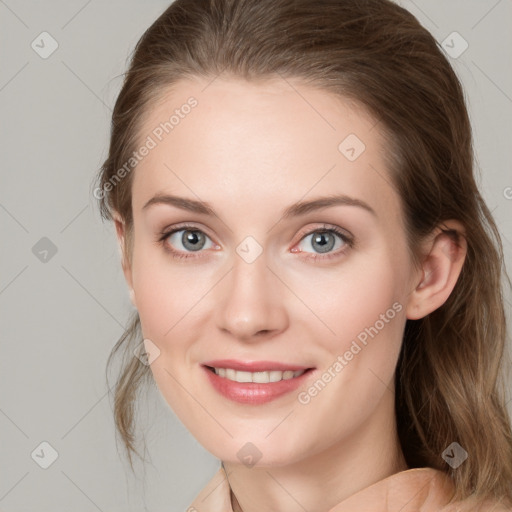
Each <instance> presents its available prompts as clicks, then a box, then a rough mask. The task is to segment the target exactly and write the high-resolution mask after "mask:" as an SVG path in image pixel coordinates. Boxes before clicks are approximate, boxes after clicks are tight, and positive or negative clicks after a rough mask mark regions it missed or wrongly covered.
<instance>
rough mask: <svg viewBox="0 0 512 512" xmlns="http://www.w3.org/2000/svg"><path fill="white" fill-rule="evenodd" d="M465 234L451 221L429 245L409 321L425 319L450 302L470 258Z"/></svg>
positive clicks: (433, 234)
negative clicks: (466, 261) (448, 300)
mask: <svg viewBox="0 0 512 512" xmlns="http://www.w3.org/2000/svg"><path fill="white" fill-rule="evenodd" d="M464 234H465V230H464V227H463V226H462V224H461V223H460V222H458V221H455V220H449V221H445V222H443V223H442V225H440V226H438V227H437V228H436V229H435V230H434V232H433V233H432V235H431V236H430V237H429V238H428V240H427V241H426V242H425V246H424V252H423V254H426V256H424V257H423V261H422V264H421V278H420V280H419V282H418V283H417V285H416V287H415V288H414V290H413V291H412V292H411V294H410V297H409V301H408V303H407V308H406V313H407V318H409V319H411V320H417V319H419V318H423V317H425V316H427V315H428V314H429V313H431V312H432V311H435V310H436V309H437V308H439V307H441V306H442V305H443V304H444V303H445V302H446V300H447V299H448V297H449V296H450V293H451V292H452V290H453V288H454V287H455V284H456V283H457V279H458V277H459V275H460V272H461V270H462V266H463V264H464V260H465V258H466V253H467V244H466V239H465V237H464Z"/></svg>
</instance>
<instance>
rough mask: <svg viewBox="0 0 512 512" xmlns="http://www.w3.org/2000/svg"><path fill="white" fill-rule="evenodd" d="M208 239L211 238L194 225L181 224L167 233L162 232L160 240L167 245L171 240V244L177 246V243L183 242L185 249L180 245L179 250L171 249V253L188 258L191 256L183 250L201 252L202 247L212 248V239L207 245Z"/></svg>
mask: <svg viewBox="0 0 512 512" xmlns="http://www.w3.org/2000/svg"><path fill="white" fill-rule="evenodd" d="M180 233H181V235H180ZM206 240H210V238H209V237H208V236H207V235H205V234H204V233H203V232H202V231H200V230H199V229H197V228H194V227H193V226H181V227H180V228H175V229H173V230H171V231H168V232H166V233H162V237H161V239H160V241H161V242H162V243H164V245H166V246H167V245H168V244H169V242H168V241H170V245H172V246H175V245H176V244H177V243H178V244H181V246H182V247H183V249H182V248H180V247H178V251H177V250H174V249H169V250H170V252H171V254H172V255H173V256H175V257H176V258H188V257H189V256H188V255H187V254H183V251H191V252H199V251H201V250H202V249H209V248H211V246H212V245H213V243H212V242H211V240H210V243H211V245H210V247H208V246H206ZM165 242H167V244H165ZM192 257H193V256H192Z"/></svg>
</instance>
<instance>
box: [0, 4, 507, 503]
mask: <svg viewBox="0 0 512 512" xmlns="http://www.w3.org/2000/svg"><path fill="white" fill-rule="evenodd" d="M168 3H169V2H168V1H167V0H166V1H160V0H153V1H150V2H142V1H139V2H137V1H134V0H129V1H128V0H122V1H121V0H114V1H108V2H107V1H100V0H89V1H86V0H73V1H69V0H68V1H64V0H59V1H57V0H53V1H52V2H35V1H31V2H29V1H21V0H17V1H16V0H5V1H4V0H0V38H1V42H0V52H1V63H2V65H1V68H0V106H1V116H2V122H1V125H0V130H1V133H0V140H1V144H2V152H1V155H2V163H1V173H2V174H1V178H2V186H1V188H0V222H1V226H2V233H3V236H2V240H3V243H2V244H1V245H0V251H1V263H2V266H1V273H0V322H1V343H2V351H1V354H2V356H1V358H0V379H1V388H0V393H1V394H0V430H1V432H2V443H1V445H0V446H1V447H0V460H1V461H2V462H1V464H0V510H1V511H3V512H14V511H22V510H23V511H37V512H44V511H52V512H58V511H68V510H73V511H74V512H82V511H83V512H89V511H91V512H94V511H97V510H100V511H113V512H114V511H135V510H137V511H140V510H150V511H160V510H162V511H163V510H166V511H173V510H185V508H186V507H187V506H188V505H189V504H190V503H191V501H192V500H193V498H194V497H195V495H196V494H197V493H198V492H199V490H200V489H201V488H202V487H203V486H204V485H205V484H206V483H207V481H208V480H209V479H210V477H211V476H212V475H213V473H214V472H215V470H216V469H217V468H218V465H219V462H218V461H217V460H216V459H215V458H214V457H213V456H211V455H210V454H209V453H207V452H206V451H205V450H204V449H203V448H202V447H201V446H200V445H199V444H198V443H197V442H196V441H195V440H194V439H193V438H192V436H191V435H190V434H188V432H187V431H186V430H185V428H184V427H183V426H182V425H181V423H180V422H179V420H178V419H177V418H176V417H175V416H174V414H173V413H172V411H171V410H170V409H169V407H167V405H166V404H165V403H164V401H163V399H162V398H161V397H160V395H159V394H158V392H157V391H153V392H152V393H150V395H149V397H148V401H147V407H146V406H144V407H143V408H142V410H141V413H140V415H139V418H140V421H141V427H142V428H143V429H144V430H145V431H146V435H147V440H148V454H147V455H148V457H150V459H151V463H150V464H148V465H146V467H145V468H143V467H142V466H141V465H138V466H137V476H136V477H134V476H133V475H132V474H131V472H130V471H129V470H128V469H127V466H126V464H125V462H124V459H122V458H120V457H119V455H118V452H117V447H116V441H115V437H114V424H113V418H112V411H111V404H110V403H109V399H108V396H107V389H106V386H105V381H104V368H105V362H106V359H107V356H108V354H109V352H110V350H111V348H112V347H113V345H114V343H115V342H116V341H117V339H118V338H119V336H120V335H121V333H122V332H123V326H124V324H125V323H126V321H127V318H128V313H129V312H130V310H131V303H130V302H129V299H128V293H127V287H126V284H125V282H124V278H123V275H122V272H121V268H120V265H119V255H118V249H117V245H116V241H115V235H114V230H113V227H112V226H111V225H108V224H102V222H101V221H100V217H99V213H98V210H97V208H96V201H95V199H94V198H93V197H92V195H91V190H92V188H91V182H92V179H93V177H94V175H95V173H96V170H97V169H98V168H99V166H100V165H101V163H102V161H103V159H104V158H105V157H106V152H107V147H108V146H107V143H108V135H109V122H110V114H111V108H112V106H113V104H114V100H115V97H116V94H117V93H118V91H119V88H120V85H121V79H120V75H121V73H122V72H123V71H125V69H126V64H127V58H128V56H129V53H130V51H131V49H132V48H133V46H134V45H135V43H136V42H137V40H138V39H139V37H140V36H141V35H142V33H143V31H144V30H145V29H146V28H147V27H148V26H149V25H150V24H151V23H152V22H153V21H154V20H155V19H156V18H157V16H158V15H159V14H160V13H161V12H162V11H163V10H164V8H165V7H166V6H167V5H168ZM401 5H403V6H404V7H406V8H408V9H409V10H410V11H411V12H412V13H413V14H415V15H416V16H417V17H418V18H419V20H420V21H421V22H422V23H423V25H424V26H425V27H426V28H427V29H428V30H430V31H431V32H432V33H433V35H434V36H435V37H436V39H437V40H438V41H439V42H442V41H444V40H445V39H446V38H447V36H449V35H450V34H451V33H452V32H454V31H457V32H458V33H460V34H461V35H462V37H463V38H464V39H465V40H466V41H467V42H468V44H469V47H468V49H467V50H466V51H465V52H464V53H463V54H462V55H461V56H459V57H458V58H451V62H452V63H453V65H454V67H455V69H456V71H457V73H458V74H459V76H460V77H461V79H462V81H463V84H464V86H465V90H466V93H467V97H468V102H469V109H470V114H471V118H472V122H473V126H474V134H475V144H476V150H477V156H478V162H479V165H480V167H481V169H482V175H481V188H482V191H483V193H484V196H485V198H486V200H487V202H488V204H489V206H490V209H491V210H492V211H493V213H494V216H495V218H496V220H497V222H498V225H499V227H500V229H501V233H502V235H503V241H504V246H505V251H506V257H507V261H508V262H510V261H511V260H512V258H511V252H512V245H511V240H512V189H511V188H508V187H512V173H511V170H510V147H511V146H510V145H511V142H512V140H511V134H512V126H511V125H512V123H511V119H512V72H511V65H510V64H511V62H510V60H511V59H510V58H511V53H512V30H510V20H512V1H511V0H499V1H497V0H485V1H484V0H479V1H475V0H473V1H467V0H464V1H463V0H456V1H453V0H452V1H450V2H446V1H444V0H435V1H432V0H430V1H427V0H415V1H414V2H412V1H405V0H404V1H402V2H401ZM43 31H47V32H49V33H50V34H51V36H52V37H53V38H54V39H55V40H56V41H57V43H58V45H59V46H58V49H57V50H56V51H55V52H54V53H53V54H52V55H51V56H49V57H48V58H46V59H43V58H41V57H40V56H39V54H38V53H36V51H34V50H33V49H32V47H31V43H32V41H34V40H36V42H37V41H38V40H39V39H36V38H38V36H39V34H41V32H43ZM450 41H451V40H450V39H448V42H449V44H450V45H451V46H454V49H455V50H457V49H460V48H461V46H460V41H458V42H457V40H454V43H450ZM45 47H46V48H48V47H49V46H48V40H47V44H46V46H45ZM507 197H508V198H507ZM43 237H47V238H48V239H49V240H51V242H52V244H54V246H55V248H56V249H57V252H56V253H55V254H54V255H52V252H51V251H50V252H49V253H48V255H47V257H46V259H47V261H46V262H43V261H41V260H40V259H39V258H38V257H36V254H34V252H33V247H34V246H35V245H36V244H37V243H38V242H39V241H40V239H41V238H43ZM39 244H43V245H44V244H48V242H47V241H46V242H44V241H43V242H39ZM37 248H39V250H41V249H40V246H39V245H37V246H36V249H37ZM34 251H35V252H36V253H37V250H34ZM40 257H42V256H41V255H40ZM509 272H510V264H509ZM507 301H508V304H510V295H507ZM507 307H508V313H509V315H510V307H509V306H507ZM509 318H510V316H509ZM511 404H512V403H511V402H509V405H511ZM43 441H46V442H48V443H50V445H51V446H52V447H53V448H54V449H55V450H56V451H57V453H58V458H57V459H56V460H55V462H54V463H53V464H52V465H51V466H50V467H49V468H48V469H42V468H41V467H40V466H39V465H38V464H36V462H35V461H34V460H33V458H32V457H31V453H32V452H33V451H34V450H35V449H36V448H37V447H38V446H39V445H40V443H41V442H43ZM119 448H120V446H119ZM46 453H48V451H47V452H46ZM144 477H145V480H144Z"/></svg>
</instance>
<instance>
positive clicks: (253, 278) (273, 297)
mask: <svg viewBox="0 0 512 512" xmlns="http://www.w3.org/2000/svg"><path fill="white" fill-rule="evenodd" d="M267 264H268V262H267V259H266V257H265V253H263V254H261V255H260V256H259V257H258V258H257V259H256V260H255V261H253V262H252V263H247V262H246V261H244V259H243V258H241V257H240V256H239V255H238V254H235V255H234V261H233V268H232V269H231V271H230V272H229V274H228V275H227V276H226V277H225V278H224V279H223V280H222V282H221V283H219V286H217V287H216V290H215V292H216V294H217V296H216V297H215V299H216V300H215V307H216V314H215V320H216V325H217V327H218V328H219V329H220V330H221V331H223V332H224V333H229V334H230V335H231V336H232V338H234V339H238V340H240V341H244V342H254V341H259V340H261V339H267V338H270V337H274V336H275V335H276V334H278V333H280V332H282V331H284V330H285V329H286V328H287V326H288V323H289V318H288V314H287V310H286V306H285V304H284V300H283V291H284V290H283V288H285V285H284V284H283V283H282V282H281V280H280V279H279V278H278V277H277V276H276V274H275V273H274V272H273V271H272V270H271V269H270V268H268V266H267Z"/></svg>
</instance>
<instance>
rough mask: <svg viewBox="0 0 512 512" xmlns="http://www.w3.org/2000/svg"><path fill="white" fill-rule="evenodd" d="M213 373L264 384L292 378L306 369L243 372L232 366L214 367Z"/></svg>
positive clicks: (231, 378)
mask: <svg viewBox="0 0 512 512" xmlns="http://www.w3.org/2000/svg"><path fill="white" fill-rule="evenodd" d="M214 370H215V373H216V374H217V375H218V376H219V377H224V378H226V379H229V380H233V381H235V382H257V383H259V384H266V383H268V382H278V381H280V380H288V379H293V378H295V377H299V376H300V375H302V374H303V373H304V372H305V371H306V370H297V371H292V370H286V371H284V372H282V371H279V370H272V371H269V372H244V371H237V370H233V369H232V368H214Z"/></svg>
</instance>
